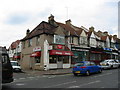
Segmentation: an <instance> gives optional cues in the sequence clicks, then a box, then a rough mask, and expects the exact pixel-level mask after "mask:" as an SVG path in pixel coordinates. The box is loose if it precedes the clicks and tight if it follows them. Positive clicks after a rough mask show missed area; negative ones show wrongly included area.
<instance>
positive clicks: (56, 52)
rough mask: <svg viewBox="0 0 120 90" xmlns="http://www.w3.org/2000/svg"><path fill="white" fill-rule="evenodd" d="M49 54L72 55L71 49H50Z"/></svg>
mask: <svg viewBox="0 0 120 90" xmlns="http://www.w3.org/2000/svg"><path fill="white" fill-rule="evenodd" d="M50 55H65V56H73V53H72V52H71V51H60V50H50Z"/></svg>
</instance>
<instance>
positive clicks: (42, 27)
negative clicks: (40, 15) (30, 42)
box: [21, 21, 56, 41]
mask: <svg viewBox="0 0 120 90" xmlns="http://www.w3.org/2000/svg"><path fill="white" fill-rule="evenodd" d="M55 29H56V27H55V26H53V25H51V24H49V23H47V22H45V21H43V22H41V23H40V24H39V25H38V26H37V27H36V28H34V29H33V30H32V31H31V32H30V33H29V34H28V35H27V36H26V37H24V38H23V39H22V40H21V41H24V40H27V39H30V38H32V37H35V36H37V35H40V34H43V33H46V34H53V33H54V32H55Z"/></svg>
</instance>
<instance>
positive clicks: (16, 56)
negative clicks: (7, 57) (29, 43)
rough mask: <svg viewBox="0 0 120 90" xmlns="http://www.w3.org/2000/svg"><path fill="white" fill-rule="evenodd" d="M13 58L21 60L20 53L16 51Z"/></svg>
mask: <svg viewBox="0 0 120 90" xmlns="http://www.w3.org/2000/svg"><path fill="white" fill-rule="evenodd" d="M12 60H16V61H20V53H15V54H14V56H13V58H12Z"/></svg>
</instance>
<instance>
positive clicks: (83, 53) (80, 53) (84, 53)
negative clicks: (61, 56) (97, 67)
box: [71, 47, 89, 64]
mask: <svg viewBox="0 0 120 90" xmlns="http://www.w3.org/2000/svg"><path fill="white" fill-rule="evenodd" d="M72 52H73V53H74V56H72V57H71V58H72V61H71V64H75V63H77V62H80V61H87V60H88V56H89V48H81V47H72Z"/></svg>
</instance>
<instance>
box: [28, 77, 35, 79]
mask: <svg viewBox="0 0 120 90" xmlns="http://www.w3.org/2000/svg"><path fill="white" fill-rule="evenodd" d="M27 78H30V79H32V78H35V77H27Z"/></svg>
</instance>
